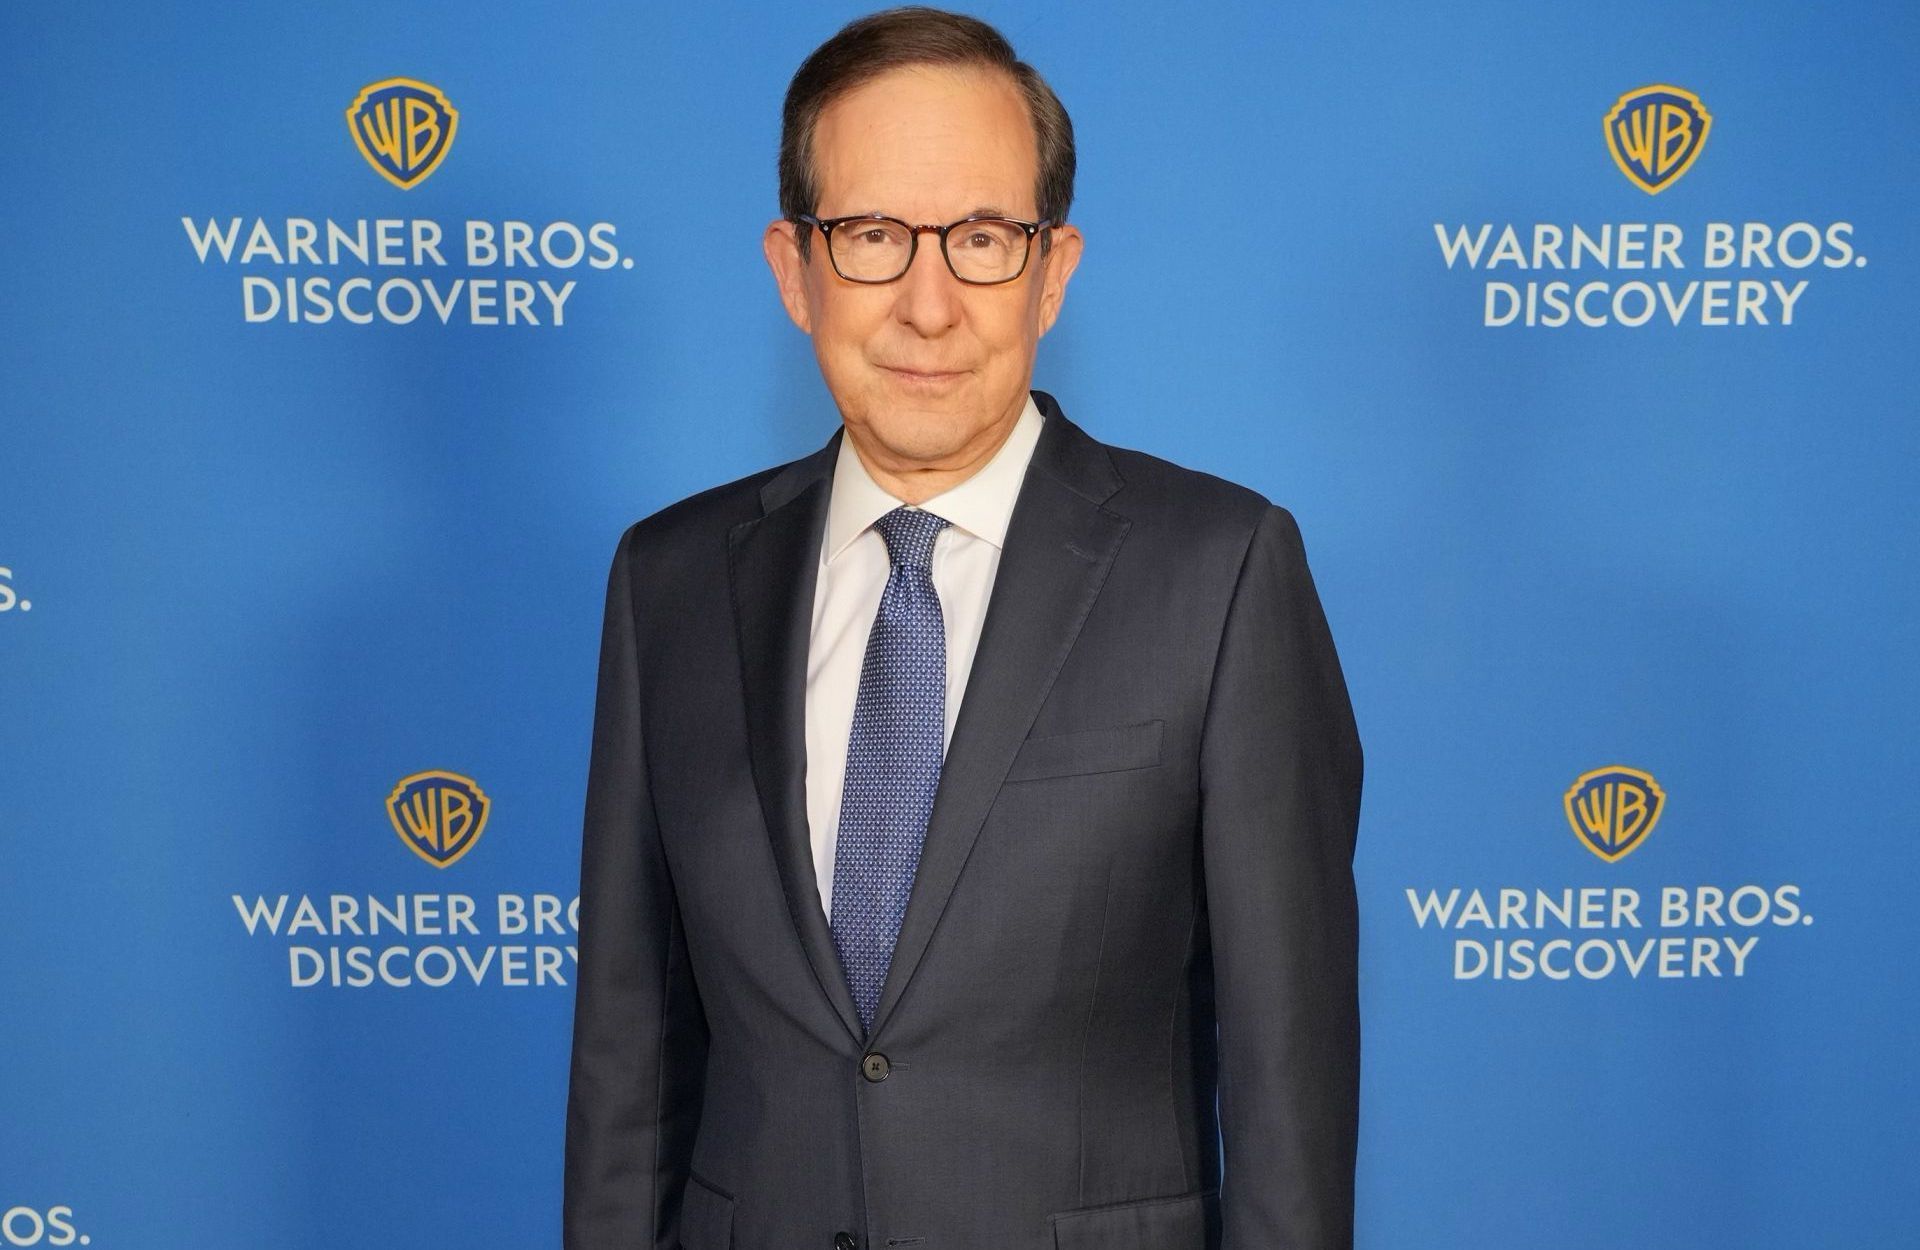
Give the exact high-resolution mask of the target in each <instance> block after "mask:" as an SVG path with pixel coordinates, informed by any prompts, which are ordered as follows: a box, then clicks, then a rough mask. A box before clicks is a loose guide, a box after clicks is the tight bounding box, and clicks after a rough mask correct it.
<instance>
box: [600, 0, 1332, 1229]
mask: <svg viewBox="0 0 1920 1250" xmlns="http://www.w3.org/2000/svg"><path fill="white" fill-rule="evenodd" d="M1072 177H1073V147H1072V129H1071V126H1070V124H1069V123H1068V121H1067V117H1066V113H1065V111H1064V110H1063V109H1061V108H1060V105H1059V102H1058V101H1057V100H1056V99H1055V98H1054V96H1053V93H1052V92H1051V91H1050V90H1049V89H1048V88H1047V87H1046V85H1045V84H1044V83H1043V82H1042V81H1041V80H1040V78H1039V76H1038V75H1037V74H1035V73H1034V72H1033V71H1032V70H1031V68H1029V67H1028V66H1026V65H1025V64H1023V63H1021V62H1019V61H1017V60H1016V59H1015V58H1014V55H1013V52H1012V50H1011V48H1009V47H1008V46H1007V44H1006V42H1005V40H1004V39H1002V38H1001V37H1000V35H999V34H998V33H997V32H996V31H994V30H993V29H992V28H990V27H987V26H985V25H984V24H982V23H979V22H977V21H974V20H973V19H971V18H964V17H959V16H956V15H952V14H945V13H941V12H938V11H935V10H929V9H901V10H893V11H890V12H887V13H881V14H877V15H874V16H872V17H869V18H865V19H862V20H860V21H856V22H854V23H852V24H851V25H849V26H848V27H847V28H845V29H844V30H842V31H841V32H840V33H839V34H837V35H835V36H834V37H833V38H832V39H831V40H829V41H828V42H827V43H826V44H824V45H823V46H822V47H821V48H820V49H819V50H817V51H816V52H815V53H814V54H813V55H812V57H810V58H809V59H808V61H807V62H806V63H805V64H804V65H803V66H802V67H801V68H800V70H799V72H798V73H797V74H796V75H795V77H794V80H793V84H792V87H791V88H790V90H789V92H788V96H787V102H786V112H785V130H784V134H783V139H782V156H781V207H782V211H783V216H782V218H781V220H779V221H776V222H774V223H773V224H772V225H771V226H770V227H769V228H768V230H767V233H766V237H765V250H766V255H767V260H768V263H769V264H770V265H771V267H772V269H773V273H774V275H775V277H776V279H777V281H778V285H779V290H780V296H781V299H782V301H783V302H784V303H785V305H786V308H787V311H788V313H789V314H790V315H791V316H792V318H793V320H794V321H795V322H796V323H797V324H798V325H799V326H800V328H801V329H802V330H804V331H806V332H807V333H808V334H809V335H811V336H812V340H813V346H814V350H815V353H816V355H817V356H818V358H819V363H820V369H821V373H822V375H823V376H824V378H825V379H826V383H827V387H828V389H829V390H830V391H831V392H832V395H833V399H834V402H835V404H836V405H837V406H838V408H839V410H840V415H841V418H842V427H841V429H840V430H839V431H838V432H836V434H835V435H834V437H833V438H832V439H831V440H829V441H828V443H827V444H826V446H825V447H823V448H822V449H821V450H819V451H817V452H815V453H814V454H812V455H810V456H807V457H805V458H804V459H801V460H798V461H795V462H793V463H791V464H788V465H785V466H782V467H780V468H777V469H773V470H770V471H768V472H765V473H761V474H758V475H756V476H753V477H750V478H747V479H745V480H743V481H740V482H736V483H733V484H731V485H727V486H722V487H719V488H717V489H715V490H711V491H708V492H706V493H704V494H701V495H697V496H695V497H693V498H691V499H688V500H685V501H683V502H681V503H679V504H676V505H674V506H673V507H670V508H667V509H666V510H664V511H662V512H660V513H658V514H656V515H654V516H652V517H649V518H647V519H646V520H644V521H641V522H640V523H639V524H637V525H635V526H634V527H633V528H632V529H631V530H629V531H628V532H627V534H626V536H625V537H624V538H623V540H622V541H621V543H620V547H619V550H618V552H617V553H616V555H615V557H614V564H613V571H612V576H611V580H610V585H609V592H608V602H607V614H606V624H605V635H604V641H603V650H602V654H601V667H600V685H599V695H598V706H597V711H596V716H595V722H594V741H593V759H592V766H591V771H590V779H589V787H588V799H587V820H586V832H585V845H584V855H583V861H582V881H581V935H580V942H581V946H580V968H579V989H578V996H579V997H578V1004H577V1011H576V1020H575V1026H574V1051H573V1068H572V1089H571V1094H570V1099H569V1105H568V1118H567V1142H566V1145H567V1154H566V1200H565V1241H566V1245H567V1247H568V1248H569V1250H612V1248H613V1247H623V1248H626V1250H632V1248H633V1247H641V1246H646V1247H657V1248H660V1250H672V1248H673V1247H675V1246H683V1247H685V1248H686V1250H723V1248H724V1247H729V1246H732V1247H745V1248H748V1250H794V1248H796V1247H804V1248H818V1250H855V1248H866V1247H874V1248H876V1250H877V1248H879V1247H915V1248H916V1250H987V1248H994V1250H999V1248H1012V1250H1041V1248H1042V1247H1048V1248H1052V1250H1096V1248H1097V1250H1200V1248H1201V1247H1217V1246H1225V1247H1229V1248H1230V1250H1269V1248H1274V1250H1277V1248H1278V1247H1302V1248H1305V1247H1312V1248H1315V1250H1324V1248H1328V1247H1335V1246H1346V1245H1349V1244H1350V1243H1351V1239H1352V1221H1353V1168H1354V1157H1355V1140H1356V1119H1357V1110H1358V1076H1359V1059H1358V1048H1359V1020H1358V1009H1357V992H1356V942H1357V931H1356V926H1357V921H1356V905H1355V897H1354V886H1353V877H1352V856H1353V846H1354V837H1355V828H1356V822H1357V817H1358V807H1359V795H1360V748H1359V742H1358V738H1357V736H1356V734H1355V731H1354V725H1353V720H1352V715H1351V712H1350V710H1349V707H1348V701H1347V695H1346V690H1345V686H1344V684H1343V681H1342V677H1341V674H1340V669H1339V664H1338V661H1337V660H1336V658H1335V655H1334V650H1333V645H1332V641H1331V639H1330V638H1329V636H1328V633H1327V628H1326V624H1325V621H1324V618H1323V617H1322V614H1321V609H1320V605H1319V602H1318V600H1317V598H1316V597H1315V594H1314V589H1313V584H1312V581H1311V579H1310V577H1309V576H1308V572H1307V567H1306V563H1305V559H1304V556H1303V554H1302V550H1301V545H1300V539H1299V534H1298V531H1297V530H1296V528H1295V527H1294V523H1293V521H1292V519H1291V518H1290V517H1289V516H1288V515H1287V513H1286V512H1284V511H1282V510H1281V509H1279V508H1276V507H1274V506H1272V505H1270V504H1268V503H1267V502H1266V501H1265V500H1264V499H1262V498H1260V497H1259V496H1257V495H1255V494H1253V493H1252V492H1250V491H1247V490H1244V489H1241V488H1240V487H1237V486H1233V485H1230V484H1228V483H1225V482H1222V481H1220V480H1219V479H1217V478H1211V477H1207V476H1204V475H1201V474H1197V473H1193V472H1189V471H1187V470H1184V469H1180V468H1176V467H1174V466H1172V465H1170V464H1167V463H1166V462H1164V461H1161V460H1156V459H1154V458H1152V457H1149V456H1145V455H1142V454H1139V453H1137V452H1131V451H1122V450H1119V449H1116V448H1111V447H1107V446H1104V445H1103V444H1101V443H1098V442H1096V441H1094V440H1093V439H1092V438H1090V437H1089V436H1088V435H1087V434H1085V433H1084V432H1082V431H1081V429H1080V428H1079V427H1078V426H1076V425H1074V424H1073V423H1071V422H1070V421H1068V419H1067V417H1066V415H1065V413H1064V412H1063V411H1062V410H1061V407H1060V405H1059V404H1058V403H1056V402H1055V401H1054V400H1053V398H1052V397H1051V396H1048V395H1046V394H1044V393H1042V392H1037V391H1035V392H1029V390H1028V387H1029V383H1030V381H1031V377H1032V370H1033V361H1034V353H1035V348H1036V345H1037V344H1038V341H1039V339H1040V336H1041V335H1042V334H1043V333H1044V332H1045V331H1046V330H1047V329H1048V328H1049V327H1050V326H1051V325H1052V324H1053V322H1054V319H1055V318H1056V317H1057V316H1058V314H1059V311H1060V305H1061V300H1062V298H1063V296H1064V294H1065V291H1066V286H1067V281H1068V279H1069V277H1070V276H1071V275H1072V273H1073V271H1074V267H1075V265H1076V264H1077V263H1078V262H1079V260H1080V256H1081V247H1082V239H1081V235H1080V232H1079V231H1078V230H1077V229H1075V228H1074V227H1072V226H1070V225H1068V224H1066V214H1067V206H1068V202H1069V200H1070V199H1071V196H1072ZM949 223H952V224H949ZM1216 1025H1217V1033H1216ZM1216 1103H1217V1110H1216ZM1222 1137H1224V1146H1225V1151H1224V1153H1225V1183H1224V1186H1223V1185H1222V1184H1221V1179H1220V1178H1221V1169H1222V1164H1221V1159H1220V1145H1221V1138H1222Z"/></svg>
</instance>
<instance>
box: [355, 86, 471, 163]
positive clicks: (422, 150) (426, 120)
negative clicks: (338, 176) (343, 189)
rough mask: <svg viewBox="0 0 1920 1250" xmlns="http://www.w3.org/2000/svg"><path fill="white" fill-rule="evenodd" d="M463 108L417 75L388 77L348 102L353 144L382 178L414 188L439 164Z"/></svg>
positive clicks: (448, 145)
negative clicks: (459, 110) (415, 77)
mask: <svg viewBox="0 0 1920 1250" xmlns="http://www.w3.org/2000/svg"><path fill="white" fill-rule="evenodd" d="M459 127H460V114H459V112H458V111H457V110H455V108H454V107H453V105H451V104H449V103H448V102H447V97H446V96H445V95H443V94H442V93H441V91H440V88H438V87H435V86H433V85H431V84H429V83H424V82H421V81H419V80H418V79H414V78H383V79H381V80H380V81H379V82H374V83H368V84H367V85H366V86H364V87H362V88H360V94H359V95H357V96H355V97H354V99H353V103H352V104H350V105H348V106H347V129H348V130H350V131H352V132H353V143H354V146H355V147H357V148H359V149H360V155H362V156H364V157H366V158H367V164H369V165H371V166H373V167H374V169H375V170H377V171H379V174H380V176H381V177H382V178H385V179H386V180H387V181H388V182H391V183H392V184H393V185H394V186H396V187H399V188H400V189H401V190H402V191H410V190H412V189H413V188H414V187H417V186H419V185H420V184H421V182H423V181H425V179H426V177H427V175H428V174H431V173H432V172H433V171H434V170H436V169H438V168H440V162H441V161H443V160H445V159H446V157H447V149H449V148H451V147H452V146H453V134H454V131H456V130H457V129H459Z"/></svg>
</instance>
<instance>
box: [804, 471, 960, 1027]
mask: <svg viewBox="0 0 1920 1250" xmlns="http://www.w3.org/2000/svg"><path fill="white" fill-rule="evenodd" d="M947 524H948V522H947V520H946V519H945V518H944V517H938V516H935V515H934V514H933V513H931V512H917V511H913V510H911V509H908V508H895V509H894V510H893V511H892V512H889V513H887V514H886V515H885V516H883V517H881V518H880V519H879V520H878V521H875V522H874V523H873V527H874V528H875V529H876V530H878V531H880V537H882V538H884V539H885V540H886V543H887V556H888V559H890V560H891V561H892V564H893V568H892V570H891V571H890V572H889V573H888V574H887V588H886V589H885V590H884V591H882V592H881V595H880V611H879V612H878V613H877V614H875V616H874V618H873V632H872V633H871V634H869V635H868V636H867V655H866V659H865V660H864V661H863V662H862V664H861V666H860V693H859V695H858V696H857V697H856V698H855V700H854V704H853V731H852V733H851V734H850V735H849V736H848V738H847V775H846V784H845V787H844V789H843V790H842V791H841V796H840V835H839V842H838V845H837V846H836V847H835V849H834V859H833V918H832V921H831V924H832V928H833V944H834V948H835V949H837V950H838V951H839V952H840V966H841V967H842V968H844V969H845V970H846V974H847V984H848V986H849V987H850V988H851V989H852V990H853V1002H854V1005H855V1006H856V1007H857V1008H859V1011H860V1022H861V1023H862V1024H863V1025H865V1026H866V1028H867V1029H868V1030H869V1031H871V1030H872V1028H873V1013H874V1011H875V1009H876V1008H877V1007H879V1005H880V989H881V987H882V986H883V985H885V984H886V980H887V967H888V965H890V964H891V963H892V962H893V944H894V942H895V941H896V940H897V939H898V938H899V936H900V922H901V920H902V918H903V917H904V916H905V915H906V913H907V896H908V895H909V894H910V893H911V892H912V890H913V874H914V871H915V870H916V869H917V868H918V867H919V866H920V844H921V842H922V841H923V840H925V838H926V836H927V818H928V817H929V816H930V815H932V813H933V794H934V790H935V789H936V788H937V787H938V786H939V784H940V762H941V759H942V757H943V756H944V755H945V754H946V732H947V634H946V624H945V620H944V618H943V617H942V616H941V613H940V596H939V593H938V592H936V591H935V590H934V587H933V571H932V563H933V540H934V539H935V538H937V537H939V534H940V531H941V530H943V529H945V528H946V527H947Z"/></svg>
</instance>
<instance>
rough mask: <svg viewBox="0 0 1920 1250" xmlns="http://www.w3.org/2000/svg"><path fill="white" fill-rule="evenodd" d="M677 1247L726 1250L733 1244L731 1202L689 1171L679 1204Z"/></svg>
mask: <svg viewBox="0 0 1920 1250" xmlns="http://www.w3.org/2000/svg"><path fill="white" fill-rule="evenodd" d="M680 1245H681V1247H682V1250H729V1248H730V1247H731V1246H732V1245H733V1199H732V1198H729V1197H728V1196H727V1195H726V1194H724V1193H721V1192H720V1191H719V1190H718V1189H715V1188H714V1187H713V1186H712V1185H709V1184H707V1183H706V1182H705V1181H703V1180H701V1179H700V1177H699V1176H698V1175H696V1174H694V1173H691V1172H689V1173H688V1174H687V1189H686V1197H685V1198H683V1199H682V1200H681V1202H680Z"/></svg>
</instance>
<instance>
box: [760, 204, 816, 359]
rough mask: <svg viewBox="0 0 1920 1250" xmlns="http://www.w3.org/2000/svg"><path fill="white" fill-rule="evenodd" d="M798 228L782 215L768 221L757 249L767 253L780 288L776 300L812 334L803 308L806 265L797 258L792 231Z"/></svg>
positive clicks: (809, 317)
mask: <svg viewBox="0 0 1920 1250" xmlns="http://www.w3.org/2000/svg"><path fill="white" fill-rule="evenodd" d="M798 229H799V227H797V226H795V225H794V223H792V222H790V221H788V220H787V219H786V218H784V217H782V218H780V219H778V220H776V221H772V222H769V223H768V225H767V233H766V235H765V236H764V237H763V238H761V240H760V249H761V250H762V251H764V252H765V253H766V254H767V268H769V269H771V270H773V280H774V282H775V283H776V284H777V285H778V286H779V288H780V302H781V303H782V304H785V305H786V306H787V316H789V317H791V318H793V324H795V325H797V326H799V327H800V328H801V329H802V330H804V331H805V332H806V333H808V334H812V333H813V316H812V314H811V313H810V312H809V311H808V309H807V266H806V262H804V261H802V260H801V259H800V240H799V237H798V235H797V234H796V233H795V232H796V231H797V230H798ZM808 229H812V227H811V226H809V227H808Z"/></svg>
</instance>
